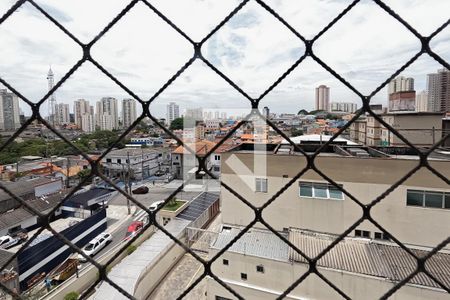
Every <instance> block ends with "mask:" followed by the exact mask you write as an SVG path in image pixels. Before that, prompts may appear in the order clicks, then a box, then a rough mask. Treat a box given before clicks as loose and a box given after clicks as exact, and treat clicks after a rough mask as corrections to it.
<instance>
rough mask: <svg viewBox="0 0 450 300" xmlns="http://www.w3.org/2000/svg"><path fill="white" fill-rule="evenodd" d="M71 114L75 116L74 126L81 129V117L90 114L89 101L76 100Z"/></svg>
mask: <svg viewBox="0 0 450 300" xmlns="http://www.w3.org/2000/svg"><path fill="white" fill-rule="evenodd" d="M73 112H74V115H75V124H76V125H77V126H78V128H80V129H81V128H82V118H83V115H84V114H91V106H90V104H89V101H86V100H85V99H79V100H76V101H75V103H74V106H73Z"/></svg>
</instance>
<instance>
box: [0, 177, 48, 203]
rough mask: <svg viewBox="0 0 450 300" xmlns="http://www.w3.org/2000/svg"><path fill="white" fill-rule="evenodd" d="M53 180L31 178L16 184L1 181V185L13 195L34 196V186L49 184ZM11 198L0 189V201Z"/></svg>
mask: <svg viewBox="0 0 450 300" xmlns="http://www.w3.org/2000/svg"><path fill="white" fill-rule="evenodd" d="M52 181H54V180H52V179H51V178H46V177H39V178H33V179H29V180H19V181H16V182H9V181H2V182H1V184H2V185H3V186H4V187H5V188H7V189H8V190H10V191H11V193H13V194H14V195H16V196H18V197H21V196H23V195H27V194H34V188H35V187H36V186H39V185H42V184H46V183H50V182H52ZM11 198H12V197H11V196H10V195H9V194H7V193H6V192H5V191H4V190H1V189H0V201H3V200H8V199H11Z"/></svg>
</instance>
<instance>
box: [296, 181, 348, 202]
mask: <svg viewBox="0 0 450 300" xmlns="http://www.w3.org/2000/svg"><path fill="white" fill-rule="evenodd" d="M299 186H300V197H311V198H322V199H335V200H344V194H343V193H342V192H341V191H340V190H339V189H338V188H337V187H335V186H334V185H331V184H328V183H316V182H300V183H299ZM340 186H341V187H342V185H340Z"/></svg>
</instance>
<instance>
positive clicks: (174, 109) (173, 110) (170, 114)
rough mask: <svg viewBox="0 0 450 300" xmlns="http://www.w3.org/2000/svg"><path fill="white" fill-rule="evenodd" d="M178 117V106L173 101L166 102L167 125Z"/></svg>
mask: <svg viewBox="0 0 450 300" xmlns="http://www.w3.org/2000/svg"><path fill="white" fill-rule="evenodd" d="M179 117H180V107H179V106H178V105H177V104H176V103H175V102H170V103H169V104H167V116H166V122H167V124H168V125H170V124H171V123H172V121H173V120H175V119H177V118H179Z"/></svg>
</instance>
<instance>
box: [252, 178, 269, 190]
mask: <svg viewBox="0 0 450 300" xmlns="http://www.w3.org/2000/svg"><path fill="white" fill-rule="evenodd" d="M255 183H256V188H255V191H256V192H261V193H267V179H266V178H255Z"/></svg>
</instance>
